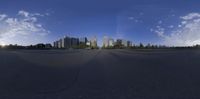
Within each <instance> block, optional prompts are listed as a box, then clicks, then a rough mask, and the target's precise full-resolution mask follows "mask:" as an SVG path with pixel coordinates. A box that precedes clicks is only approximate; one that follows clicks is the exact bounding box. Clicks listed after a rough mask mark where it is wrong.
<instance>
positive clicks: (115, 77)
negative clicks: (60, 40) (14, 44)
mask: <svg viewBox="0 0 200 99" xmlns="http://www.w3.org/2000/svg"><path fill="white" fill-rule="evenodd" d="M0 99H200V50H132V51H131V50H74V51H64V50H49V51H37V50H35V51H31V50H29V51H28V50H24V51H0Z"/></svg>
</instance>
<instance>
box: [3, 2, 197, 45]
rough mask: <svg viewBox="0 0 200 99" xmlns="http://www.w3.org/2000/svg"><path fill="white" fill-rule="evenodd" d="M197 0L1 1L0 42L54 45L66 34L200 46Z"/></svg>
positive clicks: (99, 39) (137, 41)
mask: <svg viewBox="0 0 200 99" xmlns="http://www.w3.org/2000/svg"><path fill="white" fill-rule="evenodd" d="M199 7H200V1H198V0H0V44H1V45H4V44H21V45H29V44H36V43H40V42H43V43H52V42H53V41H54V40H56V39H58V38H60V37H63V36H65V35H67V36H75V37H84V36H86V37H88V38H91V37H93V36H97V37H98V42H99V43H98V44H99V45H101V41H102V39H103V36H110V37H112V38H114V39H116V38H122V39H127V40H131V41H133V42H134V43H136V44H138V43H140V42H142V43H144V44H147V43H151V44H165V45H170V46H189V45H195V44H200V9H199Z"/></svg>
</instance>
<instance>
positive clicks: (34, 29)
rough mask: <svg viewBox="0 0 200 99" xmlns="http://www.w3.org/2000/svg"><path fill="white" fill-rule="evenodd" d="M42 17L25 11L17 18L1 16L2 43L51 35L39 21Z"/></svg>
mask: <svg viewBox="0 0 200 99" xmlns="http://www.w3.org/2000/svg"><path fill="white" fill-rule="evenodd" d="M41 15H42V14H39V13H34V14H32V13H29V12H27V11H24V10H21V11H19V12H18V14H17V16H16V17H8V16H7V15H5V14H3V15H0V41H2V42H3V41H4V42H10V40H11V39H14V38H15V39H16V38H20V39H24V38H30V37H34V38H37V37H39V36H45V35H47V34H49V33H50V31H48V30H46V29H45V28H44V27H43V25H42V24H41V23H40V22H39V21H38V16H41ZM31 39H32V38H31ZM13 43H15V42H13Z"/></svg>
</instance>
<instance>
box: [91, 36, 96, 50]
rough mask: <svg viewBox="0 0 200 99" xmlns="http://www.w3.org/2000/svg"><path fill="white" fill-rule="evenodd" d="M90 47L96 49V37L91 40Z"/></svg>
mask: <svg viewBox="0 0 200 99" xmlns="http://www.w3.org/2000/svg"><path fill="white" fill-rule="evenodd" d="M91 47H92V48H97V38H96V36H95V37H93V38H92V39H91Z"/></svg>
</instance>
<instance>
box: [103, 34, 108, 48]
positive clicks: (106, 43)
mask: <svg viewBox="0 0 200 99" xmlns="http://www.w3.org/2000/svg"><path fill="white" fill-rule="evenodd" d="M108 46H109V38H108V37H107V36H104V37H103V47H104V48H106V47H108Z"/></svg>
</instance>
